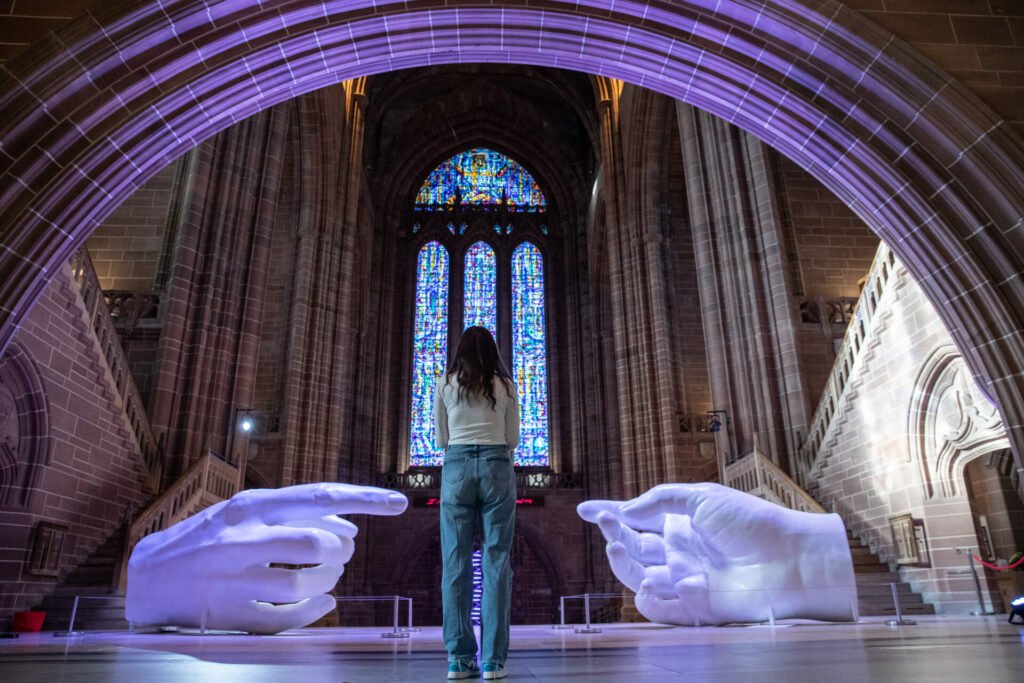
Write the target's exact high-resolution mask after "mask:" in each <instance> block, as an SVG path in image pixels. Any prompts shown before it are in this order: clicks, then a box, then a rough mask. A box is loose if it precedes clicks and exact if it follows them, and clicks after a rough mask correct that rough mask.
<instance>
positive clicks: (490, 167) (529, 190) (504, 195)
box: [416, 147, 547, 211]
mask: <svg viewBox="0 0 1024 683" xmlns="http://www.w3.org/2000/svg"><path fill="white" fill-rule="evenodd" d="M456 203H458V204H470V205H478V206H496V205H499V204H502V203H505V204H506V205H507V206H508V208H509V210H512V211H542V210H544V209H545V208H546V207H547V201H546V200H545V199H544V194H543V193H542V192H541V190H540V186H539V185H537V181H535V180H534V179H533V176H532V175H530V172H529V171H527V170H526V169H525V168H523V167H522V166H521V165H520V164H519V163H518V162H516V161H513V160H512V159H509V158H508V157H507V156H505V155H504V154H501V153H499V152H495V151H494V150H492V149H487V148H485V147H477V148H476V149H471V150H468V151H465V152H461V153H459V154H456V155H455V156H453V157H452V158H450V159H448V160H447V161H445V162H444V163H443V164H441V165H440V166H438V167H437V168H435V169H434V170H433V171H432V172H431V174H430V175H429V176H427V179H426V181H425V182H424V183H423V185H422V186H421V187H420V191H419V194H417V195H416V204H417V206H419V207H425V206H438V205H441V206H448V205H452V204H456Z"/></svg>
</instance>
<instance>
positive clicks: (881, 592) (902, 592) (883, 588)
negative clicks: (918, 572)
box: [857, 583, 921, 599]
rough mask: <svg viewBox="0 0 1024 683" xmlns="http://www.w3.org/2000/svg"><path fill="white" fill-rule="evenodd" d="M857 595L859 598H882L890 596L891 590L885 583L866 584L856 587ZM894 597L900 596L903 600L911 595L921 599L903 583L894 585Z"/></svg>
mask: <svg viewBox="0 0 1024 683" xmlns="http://www.w3.org/2000/svg"><path fill="white" fill-rule="evenodd" d="M857 595H860V596H865V595H878V596H882V597H889V596H891V595H892V588H890V587H889V584H887V583H879V584H866V585H864V586H861V585H858V586H857ZM896 595H898V596H900V599H903V597H904V596H911V595H916V596H917V597H918V599H920V597H921V596H919V595H917V593H915V592H914V591H912V590H911V589H910V586H908V585H907V584H905V583H897V584H896Z"/></svg>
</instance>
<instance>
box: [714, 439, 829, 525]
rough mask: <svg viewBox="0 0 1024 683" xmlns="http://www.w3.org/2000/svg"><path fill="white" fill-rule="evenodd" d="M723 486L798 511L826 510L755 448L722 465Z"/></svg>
mask: <svg viewBox="0 0 1024 683" xmlns="http://www.w3.org/2000/svg"><path fill="white" fill-rule="evenodd" d="M723 480H724V482H725V485H726V486H731V487H732V488H734V489H737V490H739V491H743V492H744V493H749V494H751V495H755V496H758V497H760V498H764V499H765V500H770V501H771V502H773V503H778V504H779V505H783V506H785V507H788V508H790V509H791V510H799V511H801V512H825V508H823V507H822V506H821V504H820V503H819V502H818V501H816V500H815V499H814V498H812V497H811V495H810V494H809V493H807V492H806V491H804V490H803V489H802V488H801V487H800V485H799V484H797V483H796V482H795V481H793V480H792V479H791V478H790V477H789V475H788V474H786V473H785V472H783V471H782V470H781V469H780V468H779V466H778V465H776V464H775V463H774V462H772V459H771V458H769V457H767V456H765V455H764V454H762V453H761V451H760V450H758V449H757V448H755V449H754V450H753V451H751V452H750V453H748V454H747V455H745V456H743V457H742V458H740V459H739V460H736V461H735V462H732V463H730V464H728V465H726V466H725V476H724V477H723Z"/></svg>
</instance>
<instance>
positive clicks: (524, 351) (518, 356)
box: [512, 242, 550, 466]
mask: <svg viewBox="0 0 1024 683" xmlns="http://www.w3.org/2000/svg"><path fill="white" fill-rule="evenodd" d="M544 303H545V301H544V257H543V256H542V255H541V253H540V250H539V249H538V248H537V247H536V245H534V244H532V243H530V242H523V243H522V244H520V245H519V246H518V247H516V249H515V251H514V252H513V253H512V376H513V378H514V379H515V382H516V386H517V388H518V390H519V399H520V405H521V419H520V433H521V438H520V442H519V448H518V450H517V451H516V461H517V463H518V464H522V465H527V466H546V465H548V464H549V457H548V453H549V450H550V438H549V433H548V388H547V378H548V370H547V366H548V358H547V329H546V328H547V325H546V320H545V314H544Z"/></svg>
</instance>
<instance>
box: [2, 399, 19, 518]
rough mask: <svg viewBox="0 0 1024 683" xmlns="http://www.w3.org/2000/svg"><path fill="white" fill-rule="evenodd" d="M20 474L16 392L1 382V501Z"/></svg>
mask: <svg viewBox="0 0 1024 683" xmlns="http://www.w3.org/2000/svg"><path fill="white" fill-rule="evenodd" d="M17 474H18V410H17V406H16V405H15V403H14V394H13V393H12V392H11V390H10V389H9V388H8V387H6V386H4V385H3V384H0V501H3V500H4V499H5V498H7V496H8V494H9V493H10V490H11V488H12V487H13V486H14V483H15V481H17Z"/></svg>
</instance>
